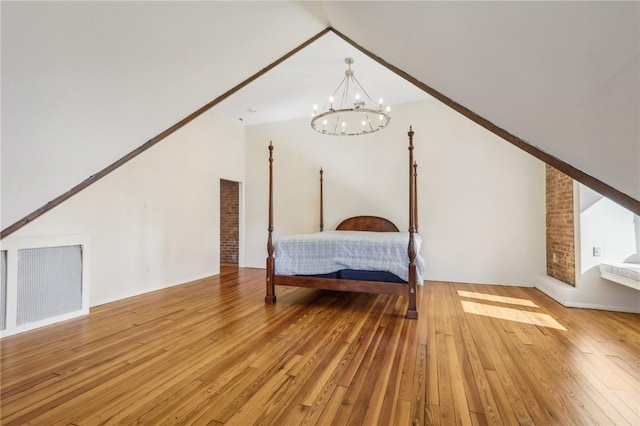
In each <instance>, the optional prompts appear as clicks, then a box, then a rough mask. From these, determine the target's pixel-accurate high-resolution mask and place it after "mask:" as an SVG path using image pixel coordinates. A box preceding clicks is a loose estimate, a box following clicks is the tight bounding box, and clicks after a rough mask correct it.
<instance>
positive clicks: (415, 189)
mask: <svg viewBox="0 0 640 426" xmlns="http://www.w3.org/2000/svg"><path fill="white" fill-rule="evenodd" d="M413 203H414V207H415V213H414V216H413V217H414V224H415V226H416V232H418V162H417V161H414V162H413Z"/></svg>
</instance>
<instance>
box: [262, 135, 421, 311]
mask: <svg viewBox="0 0 640 426" xmlns="http://www.w3.org/2000/svg"><path fill="white" fill-rule="evenodd" d="M413 135H414V132H413V130H412V129H411V128H410V129H409V133H408V136H409V203H408V204H409V215H408V216H409V230H408V231H407V232H400V231H399V229H398V227H397V226H396V225H395V224H393V223H392V222H391V221H389V220H387V219H385V218H381V217H377V216H355V217H351V218H347V219H345V220H343V221H342V222H341V223H340V224H339V225H338V226H337V227H336V230H335V231H324V223H323V222H324V220H323V217H324V214H323V171H322V169H321V170H320V232H316V233H311V234H302V235H293V236H287V237H283V238H280V239H279V240H278V241H277V242H276V243H275V244H274V242H273V230H274V226H273V149H274V148H273V144H271V143H270V144H269V227H268V239H267V262H266V263H267V276H266V296H265V303H267V304H273V303H276V293H275V288H276V285H285V286H296V287H308V288H316V289H324V290H338V291H350V292H360V293H376V294H391V295H406V296H407V298H408V307H407V313H406V317H407V318H410V319H417V318H418V311H417V303H416V291H417V290H416V286H417V285H418V284H421V283H422V279H423V278H422V277H423V273H424V260H423V259H422V257H420V255H419V251H420V245H421V243H422V240H421V238H420V235H419V234H418V233H417V231H418V224H417V216H418V214H417V213H418V211H417V164H416V163H415V162H414V160H413Z"/></svg>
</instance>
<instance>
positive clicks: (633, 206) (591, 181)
mask: <svg viewBox="0 0 640 426" xmlns="http://www.w3.org/2000/svg"><path fill="white" fill-rule="evenodd" d="M329 31H331V32H333V33H334V34H336V35H337V36H338V37H340V38H341V39H343V40H344V41H346V42H347V43H349V44H350V45H351V46H353V47H355V48H356V49H358V50H359V51H361V52H362V53H364V54H365V55H367V56H368V57H370V58H371V59H373V60H374V61H376V62H378V63H379V64H380V65H382V66H384V67H385V68H387V69H389V70H390V71H392V72H394V73H395V74H397V75H399V76H400V77H402V78H404V79H405V80H407V81H408V82H410V83H412V84H414V85H415V86H416V87H418V88H419V89H420V90H423V91H424V92H426V93H428V94H429V95H431V96H433V97H434V98H436V99H437V100H439V101H440V102H442V103H444V104H445V105H447V106H448V107H450V108H452V109H453V110H455V111H457V112H458V113H460V114H462V115H463V116H465V117H467V118H468V119H470V120H471V121H473V122H475V123H477V124H479V125H480V126H482V127H484V128H485V129H487V130H489V131H490V132H492V133H494V134H496V135H497V136H499V137H501V138H502V139H504V140H506V141H507V142H509V143H511V144H513V145H515V146H517V147H518V148H520V149H521V150H523V151H525V152H527V153H529V154H531V155H533V156H534V157H536V158H537V159H539V160H541V161H543V162H545V163H546V164H549V165H550V166H552V167H554V168H556V169H557V170H560V171H561V172H563V173H564V174H566V175H568V176H571V178H573V179H575V180H577V181H578V182H580V183H582V184H584V185H586V186H588V187H589V188H591V189H593V190H594V191H596V192H598V193H600V194H601V195H604V196H605V197H607V198H609V199H611V200H613V201H615V202H616V203H618V204H620V205H621V206H623V207H625V208H627V209H629V210H631V211H632V212H634V213H635V214H638V215H640V201H638V200H636V199H634V198H632V197H631V196H629V195H627V194H624V193H623V192H620V191H618V190H617V189H615V188H613V187H611V186H609V185H607V184H606V183H604V182H602V181H600V180H598V179H596V178H594V177H593V176H590V175H588V174H586V173H584V172H583V171H581V170H578V169H577V168H575V167H574V166H572V165H571V164H568V163H566V162H564V161H562V160H560V159H559V158H556V157H554V156H552V155H550V154H548V153H546V152H544V151H542V150H540V149H539V148H536V147H535V146H533V145H531V144H530V143H528V142H526V141H524V140H523V139H521V138H519V137H517V136H515V135H513V134H511V133H509V132H508V131H506V130H504V129H502V128H501V127H498V126H496V125H495V124H493V123H492V122H491V121H489V120H487V119H485V118H483V117H481V116H479V115H478V114H476V113H475V112H473V111H471V110H470V109H468V108H466V107H464V106H462V105H460V104H459V103H457V102H456V101H454V100H452V99H451V98H449V97H447V96H445V95H443V94H442V93H440V92H438V91H437V90H435V89H433V88H432V87H430V86H429V85H427V84H425V83H423V82H421V81H419V80H418V79H416V78H415V77H413V76H411V75H409V74H407V73H406V72H404V71H402V70H401V69H399V68H397V67H395V66H394V65H392V64H390V63H389V62H387V61H385V60H384V59H382V58H380V57H379V56H377V55H375V54H374V53H373V52H371V51H369V50H367V49H365V48H364V47H362V46H360V45H359V44H357V43H356V42H354V41H353V40H351V39H350V38H349V37H347V36H345V35H344V34H342V33H341V32H339V31H338V30H336V29H334V28H331V27H328V28H325V29H324V30H322V31H320V32H319V33H318V34H316V35H315V36H313V37H311V38H310V39H308V40H307V41H305V42H304V43H302V44H301V45H299V46H298V47H296V48H295V49H293V50H291V51H290V52H288V53H286V54H285V55H284V56H282V57H281V58H279V59H277V60H276V61H275V62H272V63H271V64H269V65H268V66H266V67H265V68H263V69H261V70H260V71H258V72H257V73H255V74H253V75H252V76H251V77H249V78H247V79H246V80H244V81H243V82H241V83H239V84H237V85H236V86H234V87H232V88H231V89H229V90H227V91H226V92H225V93H223V94H222V95H220V96H218V97H217V98H215V99H214V100H212V101H211V102H209V103H208V104H206V105H204V106H203V107H201V108H200V109H198V110H196V111H195V112H193V113H191V114H190V115H188V116H187V117H185V118H183V119H182V120H180V121H179V122H178V123H176V124H174V125H173V126H171V127H169V128H168V129H166V130H165V131H163V132H162V133H160V134H158V135H156V136H155V137H153V138H151V139H149V140H148V141H147V142H145V143H144V144H143V145H141V146H139V147H138V148H136V149H134V150H133V151H131V152H130V153H128V154H127V155H125V156H124V157H122V158H120V159H119V160H117V161H116V162H114V163H113V164H111V165H109V166H107V167H105V168H104V169H102V170H100V171H99V172H98V173H96V174H94V175H91V176H89V177H88V178H87V179H85V180H84V181H82V182H81V183H79V184H78V185H76V186H74V187H73V188H71V189H70V190H69V191H67V192H65V193H64V194H62V195H60V196H58V197H57V198H55V199H53V200H52V201H49V202H48V203H47V204H45V205H44V206H42V207H40V208H39V209H37V210H35V211H34V212H32V213H30V214H28V215H27V216H25V217H23V218H22V219H20V220H18V221H17V222H16V223H14V224H13V225H10V226H8V227H7V228H5V229H3V230H2V232H0V239H2V238H5V237H7V236H9V235H11V234H12V233H14V232H15V231H17V230H18V229H20V228H22V227H23V226H25V225H26V224H28V223H29V222H31V221H33V220H34V219H36V218H38V217H40V216H41V215H43V214H44V213H46V212H48V211H49V210H51V209H53V208H54V207H56V206H57V205H58V204H61V203H62V202H64V201H66V200H67V199H69V198H71V197H72V196H74V195H75V194H77V193H78V192H80V191H82V190H83V189H85V188H87V187H88V186H90V185H92V184H93V183H95V182H97V181H98V180H100V179H102V178H103V177H105V176H106V175H108V174H109V173H111V172H112V171H114V170H115V169H117V168H118V167H120V166H122V165H123V164H125V163H127V162H128V161H129V160H131V159H133V158H135V157H137V156H138V155H140V154H141V153H143V152H144V151H146V150H147V149H149V148H151V147H152V146H153V145H155V144H157V143H158V142H160V141H162V140H163V139H164V138H166V137H167V136H169V135H171V134H172V133H174V132H175V131H177V130H178V129H180V128H182V127H184V126H185V125H187V124H188V123H190V122H191V121H193V120H194V119H196V118H197V117H199V116H200V115H202V114H203V113H205V112H207V111H208V110H210V109H211V108H213V107H214V106H215V105H217V104H218V103H220V102H222V101H223V100H224V99H226V98H228V97H229V96H231V95H232V94H234V93H235V92H237V91H238V90H240V89H242V88H243V87H245V86H246V85H247V84H249V83H251V82H252V81H254V80H256V79H258V78H259V77H261V76H262V75H264V74H265V73H267V72H268V71H270V70H271V69H273V68H275V67H276V66H277V65H279V64H280V63H282V62H284V61H285V60H286V59H288V58H289V57H291V56H293V55H294V54H296V53H297V52H299V51H300V50H302V49H304V48H305V47H307V46H308V45H310V44H311V43H313V42H314V41H316V40H317V39H319V38H320V37H322V36H323V35H325V34H326V33H328V32H329Z"/></svg>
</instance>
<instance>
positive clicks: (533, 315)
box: [460, 300, 566, 331]
mask: <svg viewBox="0 0 640 426" xmlns="http://www.w3.org/2000/svg"><path fill="white" fill-rule="evenodd" d="M460 303H462V308H463V309H464V311H465V312H467V313H469V314H476V315H484V316H487V317H493V318H498V319H504V320H509V321H517V322H522V323H526V324H532V325H539V326H542V327H549V328H555V329H558V330H565V331H566V328H564V327H563V326H562V325H561V324H560V323H559V322H558V321H556V320H555V319H554V318H553V317H552V316H551V315H549V314H543V313H539V312H530V311H523V310H520V309H513V308H504V307H502V306H494V305H487V304H484V303H477V302H469V301H466V300H462V301H461V302H460Z"/></svg>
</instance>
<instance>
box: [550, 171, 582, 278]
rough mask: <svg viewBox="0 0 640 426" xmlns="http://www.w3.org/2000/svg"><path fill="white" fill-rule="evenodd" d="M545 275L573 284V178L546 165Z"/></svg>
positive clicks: (574, 257) (574, 271) (574, 273)
mask: <svg viewBox="0 0 640 426" xmlns="http://www.w3.org/2000/svg"><path fill="white" fill-rule="evenodd" d="M546 174H547V184H546V193H547V195H546V198H547V275H549V276H550V277H553V278H555V279H557V280H560V281H562V282H564V283H567V284H569V285H572V286H574V287H575V285H576V280H575V276H576V264H575V259H576V252H575V235H574V212H573V179H571V178H570V177H569V176H567V175H565V174H564V173H562V172H560V171H558V170H556V169H554V168H553V167H551V166H549V165H547V170H546Z"/></svg>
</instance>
